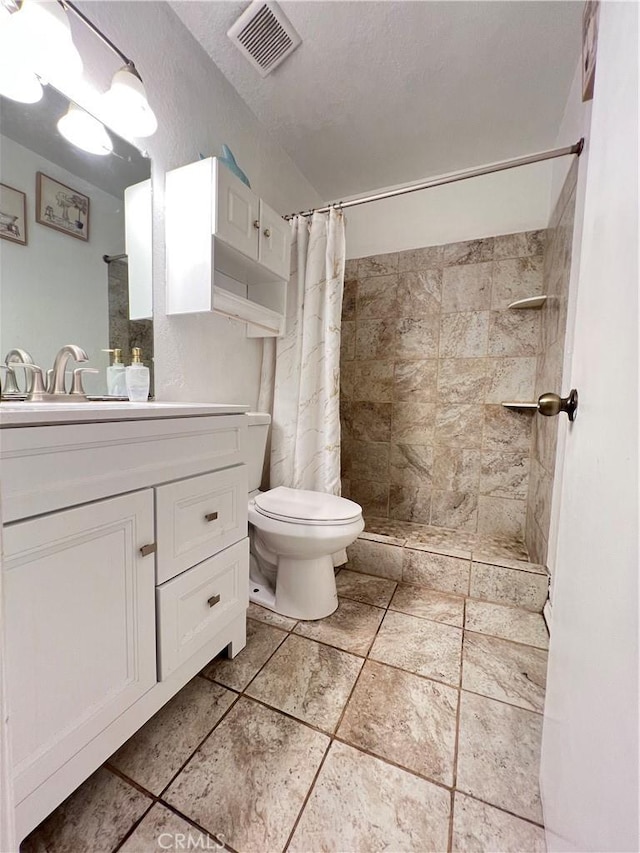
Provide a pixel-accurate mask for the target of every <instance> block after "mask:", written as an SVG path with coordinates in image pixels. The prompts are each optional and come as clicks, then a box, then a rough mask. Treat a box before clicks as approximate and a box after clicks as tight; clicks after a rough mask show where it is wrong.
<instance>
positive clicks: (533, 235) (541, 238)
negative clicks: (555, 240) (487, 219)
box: [493, 231, 546, 260]
mask: <svg viewBox="0 0 640 853" xmlns="http://www.w3.org/2000/svg"><path fill="white" fill-rule="evenodd" d="M545 233H546V232H545V231H520V232H519V233H517V234H503V235H501V236H500V237H494V238H493V257H494V258H495V260H502V259H504V258H524V257H526V256H527V255H542V254H543V252H544V246H545Z"/></svg>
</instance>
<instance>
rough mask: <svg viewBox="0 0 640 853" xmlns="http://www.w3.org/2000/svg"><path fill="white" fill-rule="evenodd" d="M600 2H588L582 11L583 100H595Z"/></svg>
mask: <svg viewBox="0 0 640 853" xmlns="http://www.w3.org/2000/svg"><path fill="white" fill-rule="evenodd" d="M599 10H600V3H599V0H587V2H586V3H585V4H584V9H583V11H582V100H583V101H590V100H591V99H592V98H593V87H594V83H595V79H596V54H597V51H598V13H599Z"/></svg>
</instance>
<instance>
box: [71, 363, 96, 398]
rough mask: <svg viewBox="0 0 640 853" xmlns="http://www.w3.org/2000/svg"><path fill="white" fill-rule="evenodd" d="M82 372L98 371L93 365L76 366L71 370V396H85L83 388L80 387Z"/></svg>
mask: <svg viewBox="0 0 640 853" xmlns="http://www.w3.org/2000/svg"><path fill="white" fill-rule="evenodd" d="M83 373H100V371H99V370H97V369H96V368H95V367H76V369H75V370H74V371H73V382H72V383H71V394H70V395H69V396H71V397H86V396H87V395H86V394H85V391H84V388H83V387H82V374H83Z"/></svg>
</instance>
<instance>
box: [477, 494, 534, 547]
mask: <svg viewBox="0 0 640 853" xmlns="http://www.w3.org/2000/svg"><path fill="white" fill-rule="evenodd" d="M526 511H527V504H526V501H524V500H510V499H507V498H494V497H488V496H486V495H480V497H479V498H478V533H488V534H491V535H493V536H505V537H508V538H513V539H522V537H523V536H524V523H525V516H526Z"/></svg>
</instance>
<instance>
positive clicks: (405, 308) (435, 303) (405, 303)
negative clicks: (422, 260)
mask: <svg viewBox="0 0 640 853" xmlns="http://www.w3.org/2000/svg"><path fill="white" fill-rule="evenodd" d="M397 293H398V300H397V311H398V316H399V317H423V316H425V315H431V314H434V313H435V314H439V313H440V302H441V299H442V270H439V269H430V270H420V271H415V272H403V273H401V274H400V276H399V282H398V291H397Z"/></svg>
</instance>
